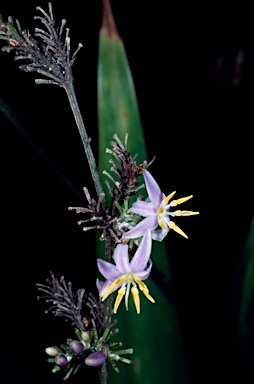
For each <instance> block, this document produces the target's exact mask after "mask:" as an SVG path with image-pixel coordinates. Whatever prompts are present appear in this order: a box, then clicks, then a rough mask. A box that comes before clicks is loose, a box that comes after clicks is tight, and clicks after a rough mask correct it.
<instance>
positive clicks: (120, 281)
mask: <svg viewBox="0 0 254 384" xmlns="http://www.w3.org/2000/svg"><path fill="white" fill-rule="evenodd" d="M124 281H125V276H121V277H119V279H117V280H115V281H113V283H112V284H110V286H109V287H108V290H107V292H106V293H105V295H104V296H103V298H102V299H101V301H104V300H106V298H107V297H108V296H109V295H110V294H111V292H112V291H113V290H114V288H115V287H117V286H118V285H121V284H123V282H124Z"/></svg>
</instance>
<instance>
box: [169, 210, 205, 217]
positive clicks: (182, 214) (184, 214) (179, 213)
mask: <svg viewBox="0 0 254 384" xmlns="http://www.w3.org/2000/svg"><path fill="white" fill-rule="evenodd" d="M191 215H199V212H193V211H180V210H178V211H175V212H174V216H191Z"/></svg>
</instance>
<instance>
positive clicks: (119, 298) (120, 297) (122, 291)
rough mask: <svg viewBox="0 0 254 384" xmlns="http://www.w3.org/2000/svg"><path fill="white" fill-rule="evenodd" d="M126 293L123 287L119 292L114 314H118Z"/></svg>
mask: <svg viewBox="0 0 254 384" xmlns="http://www.w3.org/2000/svg"><path fill="white" fill-rule="evenodd" d="M125 291H126V287H123V288H120V289H119V291H118V295H117V297H116V301H115V305H114V313H116V312H117V310H118V307H119V305H120V303H121V301H122V298H123V297H124V295H125Z"/></svg>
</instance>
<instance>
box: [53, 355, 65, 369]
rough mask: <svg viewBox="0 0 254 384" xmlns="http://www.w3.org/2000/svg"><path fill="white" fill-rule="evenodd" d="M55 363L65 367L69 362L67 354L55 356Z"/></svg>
mask: <svg viewBox="0 0 254 384" xmlns="http://www.w3.org/2000/svg"><path fill="white" fill-rule="evenodd" d="M55 363H56V365H58V367H60V368H64V367H66V365H67V364H68V359H67V357H66V356H65V355H58V356H56V357H55Z"/></svg>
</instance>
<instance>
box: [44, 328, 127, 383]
mask: <svg viewBox="0 0 254 384" xmlns="http://www.w3.org/2000/svg"><path fill="white" fill-rule="evenodd" d="M114 324H115V323H114ZM114 324H112V326H113V325H114ZM112 326H111V328H107V329H106V330H105V331H104V333H103V335H102V336H101V337H100V338H99V337H98V333H97V330H96V329H93V330H92V331H91V332H86V331H80V330H78V329H76V330H75V333H76V335H77V337H78V339H74V340H72V339H68V340H67V342H66V344H62V345H61V346H60V347H56V346H52V347H48V348H46V350H45V352H46V353H47V355H49V356H50V357H49V358H48V362H49V363H53V364H54V368H53V369H52V372H53V373H55V372H57V371H59V370H61V369H64V370H65V372H66V375H65V377H64V380H66V379H67V378H69V377H70V375H71V374H75V373H76V372H77V371H78V369H79V368H80V367H81V366H82V365H83V364H86V365H88V366H90V367H95V368H99V367H101V369H102V370H104V369H105V365H106V364H107V363H109V364H110V365H111V366H112V367H113V369H114V370H115V371H116V372H119V369H118V367H117V366H116V361H121V362H123V363H126V364H131V363H132V361H131V360H129V359H126V358H125V357H123V356H122V355H123V354H132V353H133V349H132V348H128V349H121V350H116V348H117V347H119V346H121V343H118V342H115V343H114V342H113V343H112V342H110V338H111V336H113V335H114V334H115V333H116V332H117V329H114V330H112Z"/></svg>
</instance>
